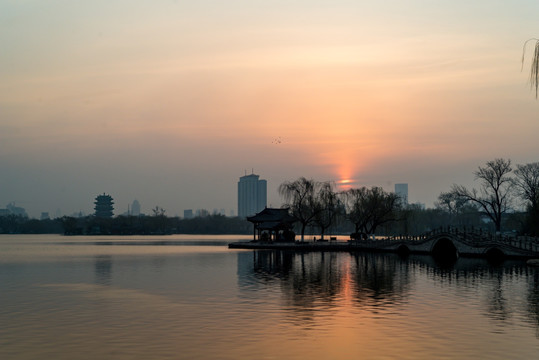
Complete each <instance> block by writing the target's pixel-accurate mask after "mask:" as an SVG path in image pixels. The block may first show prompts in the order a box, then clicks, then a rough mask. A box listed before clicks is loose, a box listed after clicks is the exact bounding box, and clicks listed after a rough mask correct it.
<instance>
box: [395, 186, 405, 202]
mask: <svg viewBox="0 0 539 360" xmlns="http://www.w3.org/2000/svg"><path fill="white" fill-rule="evenodd" d="M395 194H397V195H398V196H399V198H400V199H401V204H402V205H408V184H395Z"/></svg>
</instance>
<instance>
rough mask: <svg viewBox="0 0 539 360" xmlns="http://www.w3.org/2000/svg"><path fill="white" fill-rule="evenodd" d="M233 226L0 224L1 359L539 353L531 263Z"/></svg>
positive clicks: (538, 308) (538, 289) (536, 278)
mask: <svg viewBox="0 0 539 360" xmlns="http://www.w3.org/2000/svg"><path fill="white" fill-rule="evenodd" d="M239 238H240V237H238V236H232V237H231V236H213V237H209V236H185V235H176V236H166V237H64V236H57V235H39V236H32V235H15V236H13V235H2V236H0V285H1V292H0V324H2V326H1V327H0V358H2V359H35V358H50V359H53V358H54V359H75V358H76V359H97V358H99V359H122V358H125V359H149V358H152V359H212V358H213V359H252V358H260V359H274V358H278V359H350V358H366V359H382V358H385V359H388V358H398V359H434V358H435V359H471V358H478V359H508V358H511V359H531V358H534V356H536V355H537V354H538V353H539V285H538V284H539V268H532V267H527V266H526V265H525V264H524V263H523V262H518V261H506V262H505V263H504V264H502V265H499V266H492V265H490V264H488V263H487V262H486V261H484V260H472V259H459V260H458V261H457V262H456V263H455V264H450V265H439V264H437V263H436V262H435V261H434V260H433V259H432V258H431V257H429V256H410V257H409V258H407V259H402V258H399V257H398V256H397V255H394V254H354V253H321V252H316V253H288V252H278V251H236V250H230V249H228V248H227V247H226V244H227V243H228V242H231V241H236V240H238V239H239ZM248 238H249V237H245V239H248Z"/></svg>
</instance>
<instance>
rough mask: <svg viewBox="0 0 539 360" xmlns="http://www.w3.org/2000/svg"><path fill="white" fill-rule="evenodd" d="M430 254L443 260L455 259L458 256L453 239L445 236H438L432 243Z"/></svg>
mask: <svg viewBox="0 0 539 360" xmlns="http://www.w3.org/2000/svg"><path fill="white" fill-rule="evenodd" d="M430 252H431V254H432V256H434V257H436V258H438V259H443V260H455V259H457V258H458V257H459V252H458V249H457V247H456V246H455V244H454V243H453V241H451V239H449V238H447V237H443V238H440V239H438V240H436V241H435V242H434V243H433V246H432V248H431V251H430Z"/></svg>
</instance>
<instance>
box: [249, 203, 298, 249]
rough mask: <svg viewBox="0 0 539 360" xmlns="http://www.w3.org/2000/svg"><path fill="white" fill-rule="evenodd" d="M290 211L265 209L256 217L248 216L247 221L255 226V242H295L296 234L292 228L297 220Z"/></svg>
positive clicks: (286, 209) (285, 209)
mask: <svg viewBox="0 0 539 360" xmlns="http://www.w3.org/2000/svg"><path fill="white" fill-rule="evenodd" d="M288 210H289V209H288V208H283V209H275V208H265V209H264V210H262V211H261V212H259V213H257V214H256V215H253V216H248V217H247V221H249V222H252V223H253V225H254V230H253V241H263V242H265V241H269V242H293V241H294V238H295V236H296V234H294V232H293V231H292V227H293V225H294V222H296V221H297V220H296V218H295V217H293V216H291V215H290V214H289V213H288ZM257 237H258V238H257Z"/></svg>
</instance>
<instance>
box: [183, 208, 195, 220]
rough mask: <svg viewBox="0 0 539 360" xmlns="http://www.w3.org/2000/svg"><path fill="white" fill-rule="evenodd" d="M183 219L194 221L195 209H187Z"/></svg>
mask: <svg viewBox="0 0 539 360" xmlns="http://www.w3.org/2000/svg"><path fill="white" fill-rule="evenodd" d="M183 218H184V219H192V218H193V209H186V210H184V211H183Z"/></svg>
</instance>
